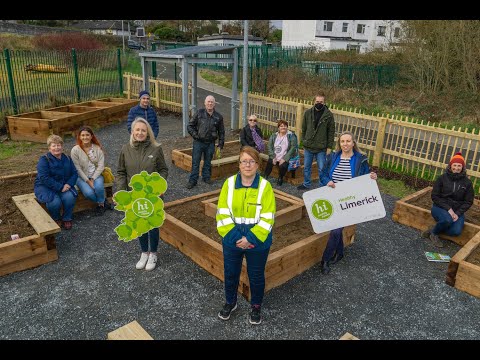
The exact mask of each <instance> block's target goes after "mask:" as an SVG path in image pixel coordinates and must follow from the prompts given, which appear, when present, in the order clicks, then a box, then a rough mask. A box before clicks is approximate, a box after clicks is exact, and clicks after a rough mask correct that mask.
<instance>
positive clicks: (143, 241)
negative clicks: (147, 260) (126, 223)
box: [138, 228, 160, 252]
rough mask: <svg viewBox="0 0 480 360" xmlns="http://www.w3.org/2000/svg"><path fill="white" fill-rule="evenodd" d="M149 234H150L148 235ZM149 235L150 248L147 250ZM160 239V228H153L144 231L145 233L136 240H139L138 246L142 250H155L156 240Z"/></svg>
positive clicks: (156, 247)
mask: <svg viewBox="0 0 480 360" xmlns="http://www.w3.org/2000/svg"><path fill="white" fill-rule="evenodd" d="M149 235H150V236H149ZM149 237H150V250H148V243H149V241H148V240H149V239H148V238H149ZM159 239H160V229H159V228H153V229H152V230H150V231H148V232H146V233H145V234H143V235H141V236H140V237H139V238H138V240H139V241H140V248H141V249H142V252H148V251H150V252H157V249H158V240H159Z"/></svg>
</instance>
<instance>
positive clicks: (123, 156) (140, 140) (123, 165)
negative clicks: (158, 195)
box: [116, 117, 168, 270]
mask: <svg viewBox="0 0 480 360" xmlns="http://www.w3.org/2000/svg"><path fill="white" fill-rule="evenodd" d="M142 171H146V172H148V173H152V172H155V171H156V172H158V173H159V174H160V175H161V176H162V177H163V178H164V179H165V180H166V179H167V176H168V167H167V164H166V163H165V157H164V156H163V150H162V147H161V146H160V144H159V143H157V142H156V141H155V136H154V135H153V131H152V128H151V127H150V124H149V123H148V122H147V121H146V120H145V119H143V118H141V117H137V118H136V119H135V120H134V121H133V123H132V132H131V134H130V142H129V143H128V144H125V145H123V148H122V151H121V152H120V156H119V159H118V168H117V176H116V185H117V191H119V190H127V191H128V190H129V189H128V188H127V184H129V182H130V179H131V178H132V176H134V175H136V174H140V172H142ZM149 239H150V241H149ZM159 239H160V229H159V228H154V229H152V230H150V231H149V232H148V233H145V234H143V235H141V236H140V237H139V241H140V247H141V249H142V254H141V256H140V260H139V261H138V262H137V265H136V268H137V269H138V270H141V269H145V270H153V269H155V265H156V263H157V248H158V241H159ZM149 243H150V248H149Z"/></svg>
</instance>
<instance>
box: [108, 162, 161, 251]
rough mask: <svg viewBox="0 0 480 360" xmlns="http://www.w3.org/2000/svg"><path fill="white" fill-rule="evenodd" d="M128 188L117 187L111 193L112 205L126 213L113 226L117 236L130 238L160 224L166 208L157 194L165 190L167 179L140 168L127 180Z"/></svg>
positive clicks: (122, 238) (126, 239)
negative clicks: (137, 172) (116, 224)
mask: <svg viewBox="0 0 480 360" xmlns="http://www.w3.org/2000/svg"><path fill="white" fill-rule="evenodd" d="M128 185H129V186H130V188H132V190H131V191H125V190H120V191H117V192H116V193H115V194H114V195H113V200H114V201H115V202H116V203H117V205H116V206H115V209H116V210H118V211H124V212H125V217H124V218H123V219H122V221H121V222H120V225H118V226H117V227H116V228H115V232H116V233H117V235H118V240H121V241H125V242H127V241H131V240H133V239H136V238H137V237H139V236H141V235H143V234H145V233H146V232H148V231H150V230H151V229H153V228H156V227H160V226H162V225H163V221H164V220H165V211H164V210H163V205H164V204H163V200H162V199H161V198H160V197H159V196H160V195H162V194H163V193H165V191H167V188H168V185H167V181H166V180H165V179H164V178H163V177H161V176H160V174H159V173H157V172H153V173H151V174H149V173H147V172H146V171H142V172H141V173H140V174H135V175H133V176H132V178H131V179H130V183H129V184H128Z"/></svg>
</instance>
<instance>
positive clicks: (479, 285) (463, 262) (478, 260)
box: [445, 232, 480, 298]
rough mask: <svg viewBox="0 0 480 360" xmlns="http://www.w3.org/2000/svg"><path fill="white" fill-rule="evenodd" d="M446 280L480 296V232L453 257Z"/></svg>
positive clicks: (462, 289) (459, 288)
mask: <svg viewBox="0 0 480 360" xmlns="http://www.w3.org/2000/svg"><path fill="white" fill-rule="evenodd" d="M445 282H446V283H447V284H448V285H450V286H454V287H455V288H457V289H458V290H461V291H465V292H466V293H469V294H470V295H473V296H476V297H478V298H480V232H478V233H477V234H476V235H475V236H474V237H473V238H472V239H471V240H470V241H469V242H467V243H466V244H465V246H464V247H462V248H461V249H460V250H459V251H458V252H457V253H456V254H455V255H454V256H453V257H452V259H451V260H450V263H449V264H448V270H447V276H446V280H445Z"/></svg>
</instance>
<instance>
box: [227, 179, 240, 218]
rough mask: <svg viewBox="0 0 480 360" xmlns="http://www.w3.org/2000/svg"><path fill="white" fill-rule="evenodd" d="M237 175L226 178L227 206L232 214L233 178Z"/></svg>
mask: <svg viewBox="0 0 480 360" xmlns="http://www.w3.org/2000/svg"><path fill="white" fill-rule="evenodd" d="M237 176H238V175H237ZM237 176H230V177H229V178H228V196H227V206H228V208H229V209H230V212H231V213H232V214H233V190H235V179H236V178H237Z"/></svg>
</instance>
